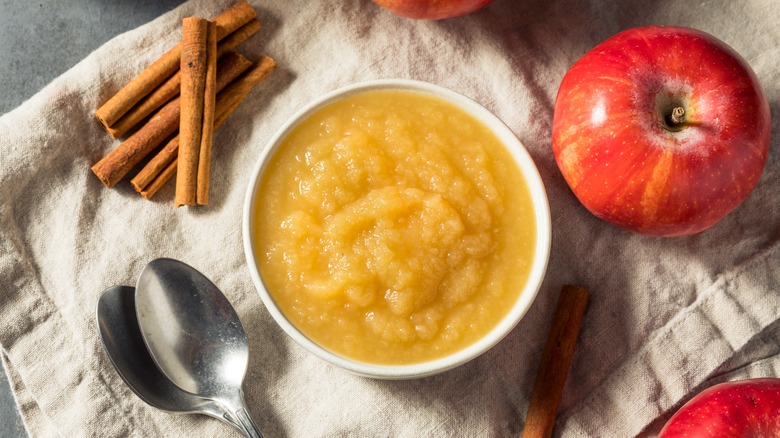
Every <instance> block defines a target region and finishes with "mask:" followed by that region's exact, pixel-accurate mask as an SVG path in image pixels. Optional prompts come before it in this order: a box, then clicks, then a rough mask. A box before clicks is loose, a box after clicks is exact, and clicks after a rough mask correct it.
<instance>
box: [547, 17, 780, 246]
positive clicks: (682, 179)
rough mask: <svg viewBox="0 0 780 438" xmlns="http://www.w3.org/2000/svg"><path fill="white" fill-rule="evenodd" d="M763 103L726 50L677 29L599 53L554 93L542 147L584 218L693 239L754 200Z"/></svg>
mask: <svg viewBox="0 0 780 438" xmlns="http://www.w3.org/2000/svg"><path fill="white" fill-rule="evenodd" d="M769 133H770V117H769V104H768V102H767V98H766V95H765V94H764V91H763V89H762V87H761V84H760V83H759V81H758V79H757V78H756V75H755V73H754V72H753V70H752V69H751V68H750V66H748V64H747V63H746V62H745V60H744V59H742V57H741V56H740V55H739V54H738V53H737V52H736V51H734V50H733V49H732V48H731V47H729V46H727V45H726V44H725V43H723V42H722V41H720V40H718V39H717V38H715V37H713V36H712V35H709V34H707V33H704V32H701V31H698V30H694V29H689V28H682V27H663V26H649V27H640V28H635V29H629V30H626V31H623V32H620V33H618V34H617V35H614V36H613V37H611V38H609V39H607V40H606V41H604V42H603V43H601V44H599V45H598V46H596V47H595V48H593V49H592V50H591V51H589V52H588V53H586V54H585V55H584V56H583V57H582V58H581V59H580V60H578V61H577V62H576V63H575V64H574V65H573V66H572V67H571V69H570V70H569V71H568V72H567V73H566V75H565V76H564V78H563V81H562V82H561V85H560V88H559V90H558V96H557V98H556V102H555V114H554V117H553V133H552V147H553V153H554V155H555V160H556V162H557V163H558V167H559V168H560V170H561V173H562V174H563V176H564V178H565V179H566V182H567V183H568V184H569V187H571V189H572V191H573V192H574V194H575V195H576V196H577V198H578V199H579V200H580V202H581V203H582V204H583V205H584V206H585V207H586V208H587V209H588V210H590V211H591V212H592V213H593V214H595V215H596V216H598V217H600V218H602V219H604V220H605V221H608V222H611V223H613V224H615V225H618V226H620V227H623V228H626V229H628V230H631V231H634V232H638V233H643V234H649V235H654V236H679V235H688V234H694V233H698V232H700V231H703V230H705V229H707V228H709V227H711V226H712V225H714V224H715V223H716V222H718V221H719V220H720V219H721V218H723V216H725V215H726V214H727V213H729V212H730V211H732V210H733V209H734V208H736V207H737V206H738V205H739V204H740V203H742V201H743V200H744V199H745V198H746V197H747V196H748V194H749V193H750V192H751V191H752V190H753V188H754V187H755V185H756V182H757V181H758V179H759V176H760V175H761V171H762V170H763V168H764V164H765V162H766V158H767V153H768V150H769Z"/></svg>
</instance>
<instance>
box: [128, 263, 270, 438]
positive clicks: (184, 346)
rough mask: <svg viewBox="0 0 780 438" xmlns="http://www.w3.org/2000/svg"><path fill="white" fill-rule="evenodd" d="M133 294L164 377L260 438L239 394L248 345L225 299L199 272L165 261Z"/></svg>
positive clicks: (146, 273) (148, 271) (144, 275)
mask: <svg viewBox="0 0 780 438" xmlns="http://www.w3.org/2000/svg"><path fill="white" fill-rule="evenodd" d="M135 289H136V290H135V309H136V314H137V316H138V325H139V327H140V328H141V336H142V337H143V339H144V342H145V343H146V347H147V349H148V350H149V353H150V354H151V356H152V359H153V360H154V362H155V363H156V364H157V367H158V368H159V369H160V371H162V372H163V374H165V376H166V377H168V379H170V381H171V382H173V384H174V385H176V386H178V387H179V388H181V389H183V390H185V391H187V392H189V393H191V394H195V395H197V396H200V397H203V398H206V399H209V400H213V401H215V402H217V403H218V404H220V405H222V406H224V407H225V408H226V409H227V411H228V412H229V414H230V415H231V420H233V421H235V422H236V423H238V424H240V425H241V427H242V429H243V431H244V433H245V434H246V435H247V436H249V437H250V438H260V437H262V434H261V433H260V430H259V429H258V428H257V426H256V425H255V423H254V422H253V421H252V418H251V417H250V416H249V412H248V411H247V409H246V402H245V401H244V393H243V391H242V389H241V385H242V382H243V380H244V375H245V374H246V370H247V365H248V364H249V341H248V340H247V337H246V332H244V328H243V326H242V325H241V321H240V320H239V318H238V315H237V314H236V311H235V310H234V309H233V306H232V305H231V304H230V302H229V301H228V299H227V298H226V297H225V295H223V294H222V292H221V291H220V290H219V289H218V288H217V287H216V286H215V285H214V283H212V282H211V281H210V280H209V279H208V278H206V277H205V276H204V275H203V274H201V273H200V272H198V271H197V270H196V269H194V268H192V267H191V266H189V265H187V264H185V263H182V262H180V261H178V260H173V259H165V258H163V259H156V260H152V261H151V262H149V263H148V264H147V265H146V267H144V269H143V271H141V275H140V276H139V277H138V283H137V284H136V288H135Z"/></svg>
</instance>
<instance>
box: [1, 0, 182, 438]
mask: <svg viewBox="0 0 780 438" xmlns="http://www.w3.org/2000/svg"><path fill="white" fill-rule="evenodd" d="M181 3H183V0H113V1H110V2H102V1H83V0H38V1H34V2H31V1H26V0H0V10H1V11H2V13H0V57H1V59H2V62H0V92H2V96H3V99H2V100H0V114H5V113H7V112H9V111H11V110H12V109H14V108H16V107H17V106H19V105H21V104H22V103H23V102H24V101H25V100H27V99H28V98H30V97H32V95H34V94H35V93H36V92H37V91H38V90H40V89H41V88H43V87H44V86H45V85H46V84H48V83H49V82H51V81H52V80H53V79H54V78H56V77H57V76H59V75H60V74H62V73H63V72H65V71H66V70H68V69H69V68H71V67H72V66H73V65H75V64H76V63H77V62H79V61H80V60H81V59H82V58H84V57H85V56H87V55H88V54H89V53H90V52H92V51H93V50H95V49H96V48H98V47H99V46H100V45H102V44H103V43H104V42H106V41H108V40H109V39H111V38H113V37H114V36H116V35H118V34H120V33H122V32H125V31H127V30H130V29H133V28H135V27H138V26H139V25H141V24H144V23H146V22H148V21H150V20H153V19H154V18H155V17H157V16H159V15H160V14H162V13H164V12H167V11H169V10H171V9H173V8H174V7H176V6H178V5H179V4H181ZM96 296H97V295H96ZM26 436H27V433H26V432H25V430H24V425H23V424H22V421H21V419H20V418H19V414H18V411H17V408H16V403H15V402H14V398H13V395H12V393H11V389H10V387H9V385H8V379H7V377H6V375H5V373H4V372H1V373H0V437H4V438H6V437H7V438H17V437H26Z"/></svg>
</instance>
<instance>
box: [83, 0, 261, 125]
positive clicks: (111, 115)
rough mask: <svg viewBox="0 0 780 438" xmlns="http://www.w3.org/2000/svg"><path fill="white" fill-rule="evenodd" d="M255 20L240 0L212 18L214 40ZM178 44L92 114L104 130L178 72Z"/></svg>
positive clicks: (179, 50) (250, 9)
mask: <svg viewBox="0 0 780 438" xmlns="http://www.w3.org/2000/svg"><path fill="white" fill-rule="evenodd" d="M256 17H257V13H256V12H255V10H254V9H252V7H251V6H250V5H249V3H247V2H246V1H243V2H241V3H238V4H236V5H235V6H233V7H231V8H230V9H228V10H226V11H225V12H223V13H221V14H219V15H217V16H216V17H214V21H215V22H216V23H217V40H221V39H223V38H225V37H226V36H228V35H229V34H230V33H232V32H234V31H235V30H236V29H238V28H240V27H241V26H243V25H245V24H246V23H248V22H249V21H251V20H252V19H255V18H256ZM181 50H182V47H181V44H177V45H176V46H174V47H173V48H171V49H170V50H168V51H167V52H166V53H164V54H163V55H162V56H161V57H160V58H158V59H157V60H156V61H154V62H153V63H152V64H151V65H150V66H149V67H147V68H146V69H145V70H143V71H142V72H141V73H139V74H138V76H136V77H135V78H134V79H133V80H131V81H130V82H129V83H128V84H127V85H125V86H124V87H123V88H122V89H120V90H119V91H118V92H117V93H116V94H115V95H114V96H113V97H112V98H111V99H109V100H108V101H107V102H106V103H104V104H103V105H102V106H101V107H100V108H98V110H97V111H96V112H95V117H97V119H98V120H99V121H100V123H102V124H103V126H105V127H106V128H108V127H110V126H112V125H113V124H114V123H116V122H117V121H118V120H119V119H120V118H121V117H122V116H123V115H124V114H125V113H127V112H128V111H130V109H131V108H132V107H133V106H134V105H135V104H136V103H138V101H140V100H141V99H143V98H144V97H145V96H147V95H148V94H149V93H151V92H152V91H153V90H154V89H155V88H157V87H158V86H159V85H160V84H162V83H163V82H164V81H165V80H166V79H168V78H169V77H170V76H171V75H173V74H174V73H175V72H176V70H178V69H179V60H180V58H181Z"/></svg>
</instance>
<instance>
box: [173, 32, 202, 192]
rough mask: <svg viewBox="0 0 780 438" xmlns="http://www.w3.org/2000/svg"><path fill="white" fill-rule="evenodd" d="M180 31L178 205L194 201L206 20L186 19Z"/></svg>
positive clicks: (198, 154) (200, 131)
mask: <svg viewBox="0 0 780 438" xmlns="http://www.w3.org/2000/svg"><path fill="white" fill-rule="evenodd" d="M181 33H182V37H181V44H182V51H181V122H180V124H179V166H178V168H177V169H176V197H175V199H174V202H175V204H176V206H177V207H179V206H182V205H195V203H196V195H197V183H198V181H197V178H198V158H199V156H200V145H201V138H202V134H203V109H204V101H205V93H206V75H207V69H208V67H207V62H208V59H207V57H208V54H207V52H208V50H207V41H208V40H209V38H208V34H209V22H208V20H205V19H202V18H197V17H190V18H185V19H184V20H183V22H182V30H181Z"/></svg>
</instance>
